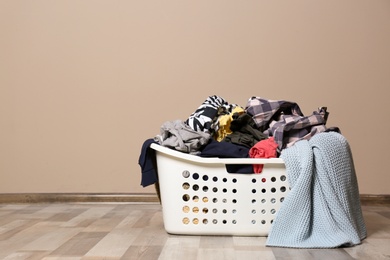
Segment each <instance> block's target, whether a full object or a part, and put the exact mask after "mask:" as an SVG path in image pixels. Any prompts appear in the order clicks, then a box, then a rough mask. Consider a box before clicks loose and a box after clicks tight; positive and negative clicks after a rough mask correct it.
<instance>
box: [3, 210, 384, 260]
mask: <svg viewBox="0 0 390 260" xmlns="http://www.w3.org/2000/svg"><path fill="white" fill-rule="evenodd" d="M362 210H363V216H364V219H365V222H366V227H367V231H368V237H367V238H366V239H365V240H363V242H362V244H361V245H357V246H354V247H347V248H337V249H292V248H277V247H266V246H265V244H266V237H239V236H237V237H234V236H198V235H172V234H168V233H167V232H166V231H165V229H164V222H163V216H162V211H161V205H160V204H159V203H145V204H142V203H40V204H0V259H7V260H10V259H18V260H22V259H23V260H27V259H30V260H31V259H37V260H38V259H39V260H42V259H44V260H54V259H62V260H92V259H94V260H97V259H118V260H119V259H124V260H126V259H129V260H132V259H142V260H156V259H159V260H165V259H167V260H168V259H169V260H175V259H180V260H182V259H185V260H192V259H193V260H207V259H213V260H214V259H220V260H225V259H240V260H241V259H265V260H268V259H300V260H302V259H303V260H305V259H337V260H339V259H341V260H343V259H345V260H350V259H390V246H389V245H390V207H389V206H388V205H371V206H370V205H363V206H362Z"/></svg>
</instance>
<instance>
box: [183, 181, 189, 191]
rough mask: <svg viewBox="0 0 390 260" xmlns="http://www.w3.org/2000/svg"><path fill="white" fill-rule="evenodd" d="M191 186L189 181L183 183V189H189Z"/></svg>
mask: <svg viewBox="0 0 390 260" xmlns="http://www.w3.org/2000/svg"><path fill="white" fill-rule="evenodd" d="M189 188H190V184H189V183H188V182H185V183H183V189H185V190H188V189H189Z"/></svg>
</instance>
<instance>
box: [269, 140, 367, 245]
mask: <svg viewBox="0 0 390 260" xmlns="http://www.w3.org/2000/svg"><path fill="white" fill-rule="evenodd" d="M280 157H281V158H282V159H283V160H284V162H285V165H286V174H287V179H288V181H289V184H290V187H291V190H290V192H289V193H288V194H287V196H286V198H285V200H284V202H283V204H282V206H281V208H280V209H279V211H278V212H277V213H276V216H275V219H274V222H273V224H272V227H271V230H270V232H269V235H268V238H267V241H266V245H267V246H276V247H291V248H336V247H341V246H354V245H357V244H360V243H361V241H362V240H363V239H364V238H365V237H366V236H367V231H366V226H365V223H364V219H363V214H362V210H361V205H360V200H359V189H358V182H357V178H356V174H355V168H354V163H353V158H352V153H351V149H350V146H349V144H348V142H347V140H346V138H345V137H344V136H343V135H341V134H340V133H336V132H323V133H319V134H316V135H315V136H313V137H312V138H311V139H310V140H302V141H298V142H297V143H295V144H294V145H293V146H291V147H289V148H286V149H284V150H283V151H282V153H281V156H280Z"/></svg>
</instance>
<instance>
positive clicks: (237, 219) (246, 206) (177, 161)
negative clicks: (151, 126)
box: [151, 144, 290, 236]
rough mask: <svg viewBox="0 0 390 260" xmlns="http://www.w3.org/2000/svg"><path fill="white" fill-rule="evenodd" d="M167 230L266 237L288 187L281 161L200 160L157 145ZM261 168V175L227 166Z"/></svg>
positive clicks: (185, 232) (200, 158) (163, 210)
mask: <svg viewBox="0 0 390 260" xmlns="http://www.w3.org/2000/svg"><path fill="white" fill-rule="evenodd" d="M151 148H152V149H154V150H155V151H156V159H157V169H158V178H159V193H160V201H161V205H162V212H163V221H164V227H165V230H166V231H167V232H168V233H170V234H178V235H230V236H267V235H268V233H269V230H270V228H271V226H272V222H273V220H274V218H275V215H276V213H277V211H278V209H279V208H280V206H281V204H282V202H283V200H284V198H285V197H286V196H287V194H288V192H289V190H290V188H289V184H288V181H287V176H286V168H285V164H284V162H283V160H282V159H281V158H270V159H260V158H256V159H254V158H242V159H241V158H232V159H221V158H204V157H200V156H196V155H191V154H187V153H182V152H179V151H176V150H173V149H170V148H167V147H164V146H161V145H158V144H152V145H151ZM233 164H236V165H237V164H240V165H241V164H252V165H254V164H263V165H264V166H263V170H262V173H260V174H255V173H253V174H246V173H228V172H227V170H226V165H233Z"/></svg>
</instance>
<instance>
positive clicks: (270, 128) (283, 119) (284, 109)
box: [245, 97, 329, 152]
mask: <svg viewBox="0 0 390 260" xmlns="http://www.w3.org/2000/svg"><path fill="white" fill-rule="evenodd" d="M245 111H246V113H248V114H249V115H251V116H252V117H253V120H254V121H255V123H256V125H257V127H258V128H259V129H260V130H261V131H263V132H264V133H265V134H267V135H268V136H273V137H274V140H275V142H276V143H277V144H278V152H280V151H281V150H282V149H284V148H287V147H290V146H292V145H293V144H294V143H295V142H297V141H299V140H303V139H306V140H309V139H310V138H311V137H312V136H314V135H315V134H317V133H320V132H324V131H325V130H327V128H326V126H325V124H326V120H327V117H328V114H329V113H328V112H327V111H326V107H322V108H319V109H318V111H314V112H313V114H312V115H310V116H304V115H303V113H302V112H301V109H300V108H299V106H298V104H297V103H295V102H290V101H285V100H267V99H263V98H260V97H251V98H250V99H249V100H248V103H247V105H246V107H245Z"/></svg>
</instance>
